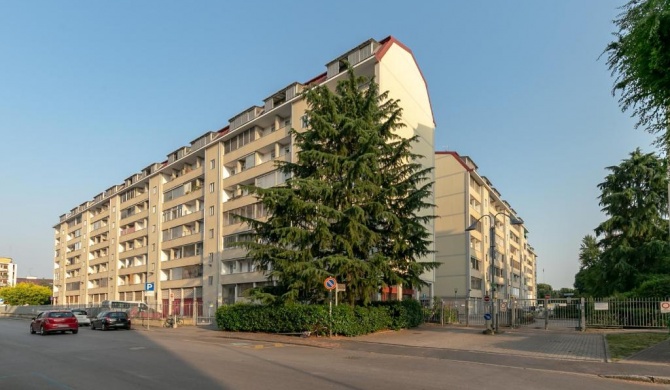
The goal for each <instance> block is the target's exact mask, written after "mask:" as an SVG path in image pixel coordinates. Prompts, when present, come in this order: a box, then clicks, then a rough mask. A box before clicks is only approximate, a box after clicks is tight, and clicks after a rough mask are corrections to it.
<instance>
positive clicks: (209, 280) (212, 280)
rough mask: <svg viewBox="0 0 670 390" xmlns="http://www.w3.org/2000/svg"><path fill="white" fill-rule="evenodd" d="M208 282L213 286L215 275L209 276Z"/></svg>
mask: <svg viewBox="0 0 670 390" xmlns="http://www.w3.org/2000/svg"><path fill="white" fill-rule="evenodd" d="M207 283H208V284H209V285H210V286H211V285H213V284H214V276H209V277H208V278H207Z"/></svg>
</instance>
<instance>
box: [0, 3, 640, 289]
mask: <svg viewBox="0 0 670 390" xmlns="http://www.w3.org/2000/svg"><path fill="white" fill-rule="evenodd" d="M623 3H624V1H622V0H619V1H612V0H589V1H584V0H563V1H553V2H547V1H542V2H540V1H534V0H533V1H531V0H526V1H513V2H508V1H504V2H503V1H495V0H488V1H476V2H475V1H455V0H440V1H383V2H378V1H350V0H343V1H338V2H336V3H323V2H313V1H290V0H287V1H281V2H280V1H255V2H249V1H226V2H224V1H198V2H176V1H114V2H89V1H66V2H55V1H30V2H24V1H16V2H3V3H2V5H0V59H1V60H0V135H1V137H2V138H1V139H2V145H3V148H2V152H1V153H0V163H1V165H2V169H0V183H1V184H0V186H1V187H0V188H1V190H0V256H9V257H12V258H14V260H15V262H16V263H18V264H19V276H26V275H28V274H30V275H32V276H38V277H52V273H53V272H52V270H53V263H52V261H53V254H54V247H53V245H54V240H53V229H52V226H53V225H54V224H56V223H57V222H58V217H59V216H60V215H61V214H64V213H66V212H68V211H69V210H70V209H71V208H73V207H75V206H77V205H79V204H81V203H83V202H85V201H87V200H91V199H92V198H93V196H95V195H96V194H98V193H100V192H102V191H104V190H105V189H107V188H109V187H110V186H112V185H114V184H119V183H121V182H122V181H123V180H124V179H125V178H127V177H129V176H131V175H132V174H134V173H136V172H138V171H139V170H140V169H142V168H144V167H146V166H148V165H149V164H151V163H153V162H159V161H163V160H164V159H165V157H166V155H167V154H168V153H169V152H172V151H174V150H175V149H177V148H178V147H180V146H182V145H186V144H188V143H189V142H190V141H191V140H193V139H195V138H197V137H198V136H200V135H202V134H204V133H205V132H207V131H210V130H217V129H220V128H221V127H223V126H225V125H226V124H227V122H228V119H229V118H230V117H232V116H233V115H235V114H237V113H239V112H241V111H242V110H244V109H245V108H247V107H249V106H251V105H254V104H261V102H262V99H263V98H265V97H267V96H268V95H269V94H271V93H273V92H275V91H277V90H279V89H280V88H282V87H284V86H286V85H287V84H289V83H291V82H293V81H300V82H304V81H307V80H308V79H310V78H311V77H313V76H316V75H317V74H320V73H322V72H324V71H325V63H326V62H327V61H329V60H331V59H333V58H335V57H336V56H338V55H340V54H342V53H344V52H345V51H346V50H348V49H350V48H352V47H354V46H355V45H357V44H359V43H361V42H363V41H364V40H366V39H369V38H375V39H382V38H384V37H386V36H388V35H393V36H395V37H396V38H397V39H399V40H400V41H401V42H403V43H404V44H406V45H407V46H409V47H410V48H411V49H412V51H413V52H414V55H415V57H416V59H417V61H418V63H419V66H420V67H421V69H422V71H423V74H424V76H425V78H426V81H427V82H428V87H429V92H430V96H431V100H432V106H433V109H434V115H435V121H436V124H437V130H436V146H437V148H438V149H440V150H455V151H457V152H458V153H460V154H461V155H468V156H471V157H472V158H473V160H474V161H475V162H476V163H477V164H478V166H479V172H480V174H482V175H484V176H487V177H488V178H489V179H490V180H492V182H493V183H494V185H495V186H496V187H497V188H498V190H499V191H500V192H501V193H502V195H503V197H504V198H505V199H506V200H507V201H508V202H510V204H511V205H512V206H513V207H514V208H515V209H516V211H517V212H518V213H519V215H520V216H522V217H523V218H524V220H525V221H526V224H527V227H528V229H529V230H530V236H529V239H530V242H531V245H533V246H534V247H535V249H536V251H537V253H538V256H539V257H538V281H539V282H546V283H550V284H551V285H552V286H553V287H554V288H560V287H572V284H573V282H574V274H575V273H576V272H577V271H578V264H579V263H578V258H577V256H578V251H579V245H580V242H581V239H582V237H583V236H585V235H586V234H590V233H592V231H593V228H595V227H596V226H597V225H598V224H599V223H600V222H601V221H602V220H603V218H604V217H603V215H602V214H601V212H600V207H599V206H598V200H597V197H598V195H599V192H598V191H597V188H596V186H597V184H598V183H600V182H602V181H603V179H604V177H605V175H606V171H605V167H606V166H611V165H617V164H618V163H619V162H620V161H621V160H622V159H624V158H626V157H627V155H628V153H630V152H631V151H633V150H634V149H635V148H636V147H641V148H642V149H643V150H644V151H646V152H649V151H652V150H653V148H652V147H651V141H652V137H651V136H649V135H647V134H645V133H644V132H643V131H642V130H635V129H634V127H633V124H634V121H633V120H632V119H631V118H630V117H629V115H628V114H627V113H621V112H620V110H619V107H618V104H617V101H616V99H615V98H614V97H612V96H611V93H610V90H611V86H612V78H611V76H610V73H609V71H608V70H607V65H606V63H605V58H604V57H603V58H601V59H600V60H599V59H598V57H599V55H600V54H601V52H602V51H603V49H604V47H605V46H606V44H607V43H608V42H609V41H610V40H611V39H612V36H611V33H612V32H613V31H614V27H613V24H612V20H613V19H614V18H615V16H616V15H617V13H618V10H617V7H618V6H619V5H621V4H623ZM63 183H65V185H64V184H63ZM543 270H544V271H543Z"/></svg>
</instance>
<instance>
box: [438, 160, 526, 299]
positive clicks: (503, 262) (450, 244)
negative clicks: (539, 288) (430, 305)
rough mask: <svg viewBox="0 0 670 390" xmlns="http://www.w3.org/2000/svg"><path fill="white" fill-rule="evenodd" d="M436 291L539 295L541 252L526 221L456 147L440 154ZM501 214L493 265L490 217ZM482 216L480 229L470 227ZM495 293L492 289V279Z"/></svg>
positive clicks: (469, 295)
mask: <svg viewBox="0 0 670 390" xmlns="http://www.w3.org/2000/svg"><path fill="white" fill-rule="evenodd" d="M435 180H436V186H435V187H436V191H435V202H436V203H435V204H436V206H437V207H436V215H437V216H438V218H437V220H436V222H435V243H436V244H435V248H436V259H435V260H436V261H438V262H440V263H442V265H441V266H440V267H439V268H438V269H437V271H436V273H435V288H434V294H435V296H437V297H441V298H459V299H460V298H482V297H484V296H485V295H490V296H491V295H492V296H494V297H496V298H500V299H509V298H512V297H513V298H517V299H534V298H535V294H536V290H535V289H536V281H537V269H536V260H537V256H536V254H535V250H534V249H533V247H532V246H530V244H529V243H528V239H527V236H528V231H527V230H526V227H525V226H524V225H512V223H511V221H512V219H511V218H510V217H513V218H517V219H521V218H520V217H521V216H520V215H517V212H516V211H515V210H514V209H513V208H512V207H511V206H510V204H509V203H508V202H506V201H505V200H503V198H502V196H501V194H500V193H499V192H498V191H497V190H496V189H495V187H494V186H493V184H492V183H491V182H490V181H489V179H487V178H486V177H485V176H480V175H479V173H478V172H477V165H476V164H475V163H474V161H473V160H472V159H471V158H470V157H467V156H460V155H459V154H458V153H456V152H436V154H435ZM492 220H495V234H496V237H495V240H494V245H495V248H496V256H495V263H493V269H491V268H490V267H491V265H492V264H491V253H490V246H491V245H490V243H491V241H490V240H491V237H489V235H490V223H491V221H492ZM477 221H479V223H478V224H477V225H476V229H474V230H472V231H466V228H468V227H469V226H470V225H471V224H473V223H475V222H477ZM492 284H493V285H494V287H495V294H492V293H491V291H490V290H491V285H492Z"/></svg>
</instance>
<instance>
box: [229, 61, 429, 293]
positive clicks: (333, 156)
mask: <svg viewBox="0 0 670 390" xmlns="http://www.w3.org/2000/svg"><path fill="white" fill-rule="evenodd" d="M305 100H306V102H307V105H308V109H307V116H308V118H309V128H307V129H306V130H305V131H296V130H295V129H292V130H291V135H292V136H293V137H294V138H295V146H296V150H297V151H298V152H297V155H298V159H297V161H280V162H278V166H279V169H280V170H281V171H282V172H283V173H284V174H286V175H287V176H289V179H287V181H286V182H285V183H284V184H283V185H281V186H276V187H272V188H258V187H254V186H250V187H249V190H250V191H252V192H253V193H255V194H256V196H257V197H258V198H259V199H260V201H261V202H262V203H263V205H264V207H265V209H266V210H267V211H268V219H267V221H260V220H254V219H251V218H244V217H240V219H241V220H243V221H245V222H246V223H248V224H249V225H250V227H251V228H252V229H253V231H254V232H255V237H254V240H253V241H248V242H244V243H242V244H241V245H243V246H245V247H246V248H247V249H248V250H249V256H250V257H251V258H252V259H253V260H254V261H255V262H256V264H258V266H259V269H260V270H262V271H265V272H266V273H267V275H268V278H269V279H271V280H273V281H276V283H277V286H276V287H275V290H274V291H270V290H268V289H266V290H264V293H265V294H273V295H275V296H277V297H278V298H279V300H280V301H281V302H288V303H298V302H300V303H321V302H324V301H325V299H326V290H325V289H324V288H323V285H322V283H323V280H324V279H325V278H326V277H329V276H333V277H335V278H336V279H337V281H338V282H339V283H346V285H347V289H346V292H344V293H342V298H343V299H342V301H343V302H346V303H348V304H350V305H353V304H354V303H362V304H366V303H367V302H369V301H370V299H371V298H372V297H373V296H374V295H375V294H376V293H377V292H378V291H379V288H380V287H382V286H391V285H403V286H405V287H409V288H413V287H416V286H421V285H425V282H423V281H422V280H421V278H420V276H421V275H422V274H423V273H424V272H426V271H428V270H431V269H433V268H435V267H436V266H437V264H436V263H430V262H420V261H417V260H419V259H421V258H423V257H425V256H426V255H428V254H429V253H430V249H429V247H430V238H431V237H430V232H429V231H428V229H427V228H426V224H427V223H428V222H430V221H431V220H432V219H433V218H434V216H433V215H431V214H430V211H431V210H432V209H433V205H432V204H429V203H427V202H426V201H425V200H426V199H428V198H429V197H430V196H431V191H432V183H431V182H430V177H431V176H430V174H431V169H427V168H424V167H423V166H422V165H421V164H420V160H421V159H422V158H423V156H420V155H416V154H413V153H412V144H413V143H415V142H417V141H418V138H417V137H413V138H410V139H403V138H400V137H399V136H398V135H397V134H396V133H397V131H398V130H400V129H401V128H402V127H403V123H402V121H401V113H402V112H401V109H400V106H399V104H398V101H396V100H392V99H389V98H388V93H387V92H385V93H379V89H378V85H377V84H376V83H375V81H374V80H373V79H371V78H365V77H356V76H355V75H354V73H353V71H352V70H349V77H348V78H346V79H345V80H343V81H340V82H339V83H338V85H337V87H336V91H335V92H333V91H331V90H330V89H328V87H326V86H317V87H314V88H312V89H309V90H308V91H307V92H306V93H305ZM265 298H266V299H264V301H266V302H267V301H270V300H269V299H267V298H268V297H267V296H265Z"/></svg>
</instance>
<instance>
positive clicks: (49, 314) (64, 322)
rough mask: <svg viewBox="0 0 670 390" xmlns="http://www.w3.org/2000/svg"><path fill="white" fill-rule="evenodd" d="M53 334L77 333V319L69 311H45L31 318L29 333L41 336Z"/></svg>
mask: <svg viewBox="0 0 670 390" xmlns="http://www.w3.org/2000/svg"><path fill="white" fill-rule="evenodd" d="M53 332H60V333H65V332H72V334H77V332H79V323H78V322H77V317H75V316H74V314H73V313H72V312H71V311H70V310H47V311H43V312H41V313H40V314H38V315H37V317H34V318H33V321H32V322H31V323H30V333H31V334H35V333H39V334H41V335H42V336H44V335H46V334H47V333H53Z"/></svg>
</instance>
